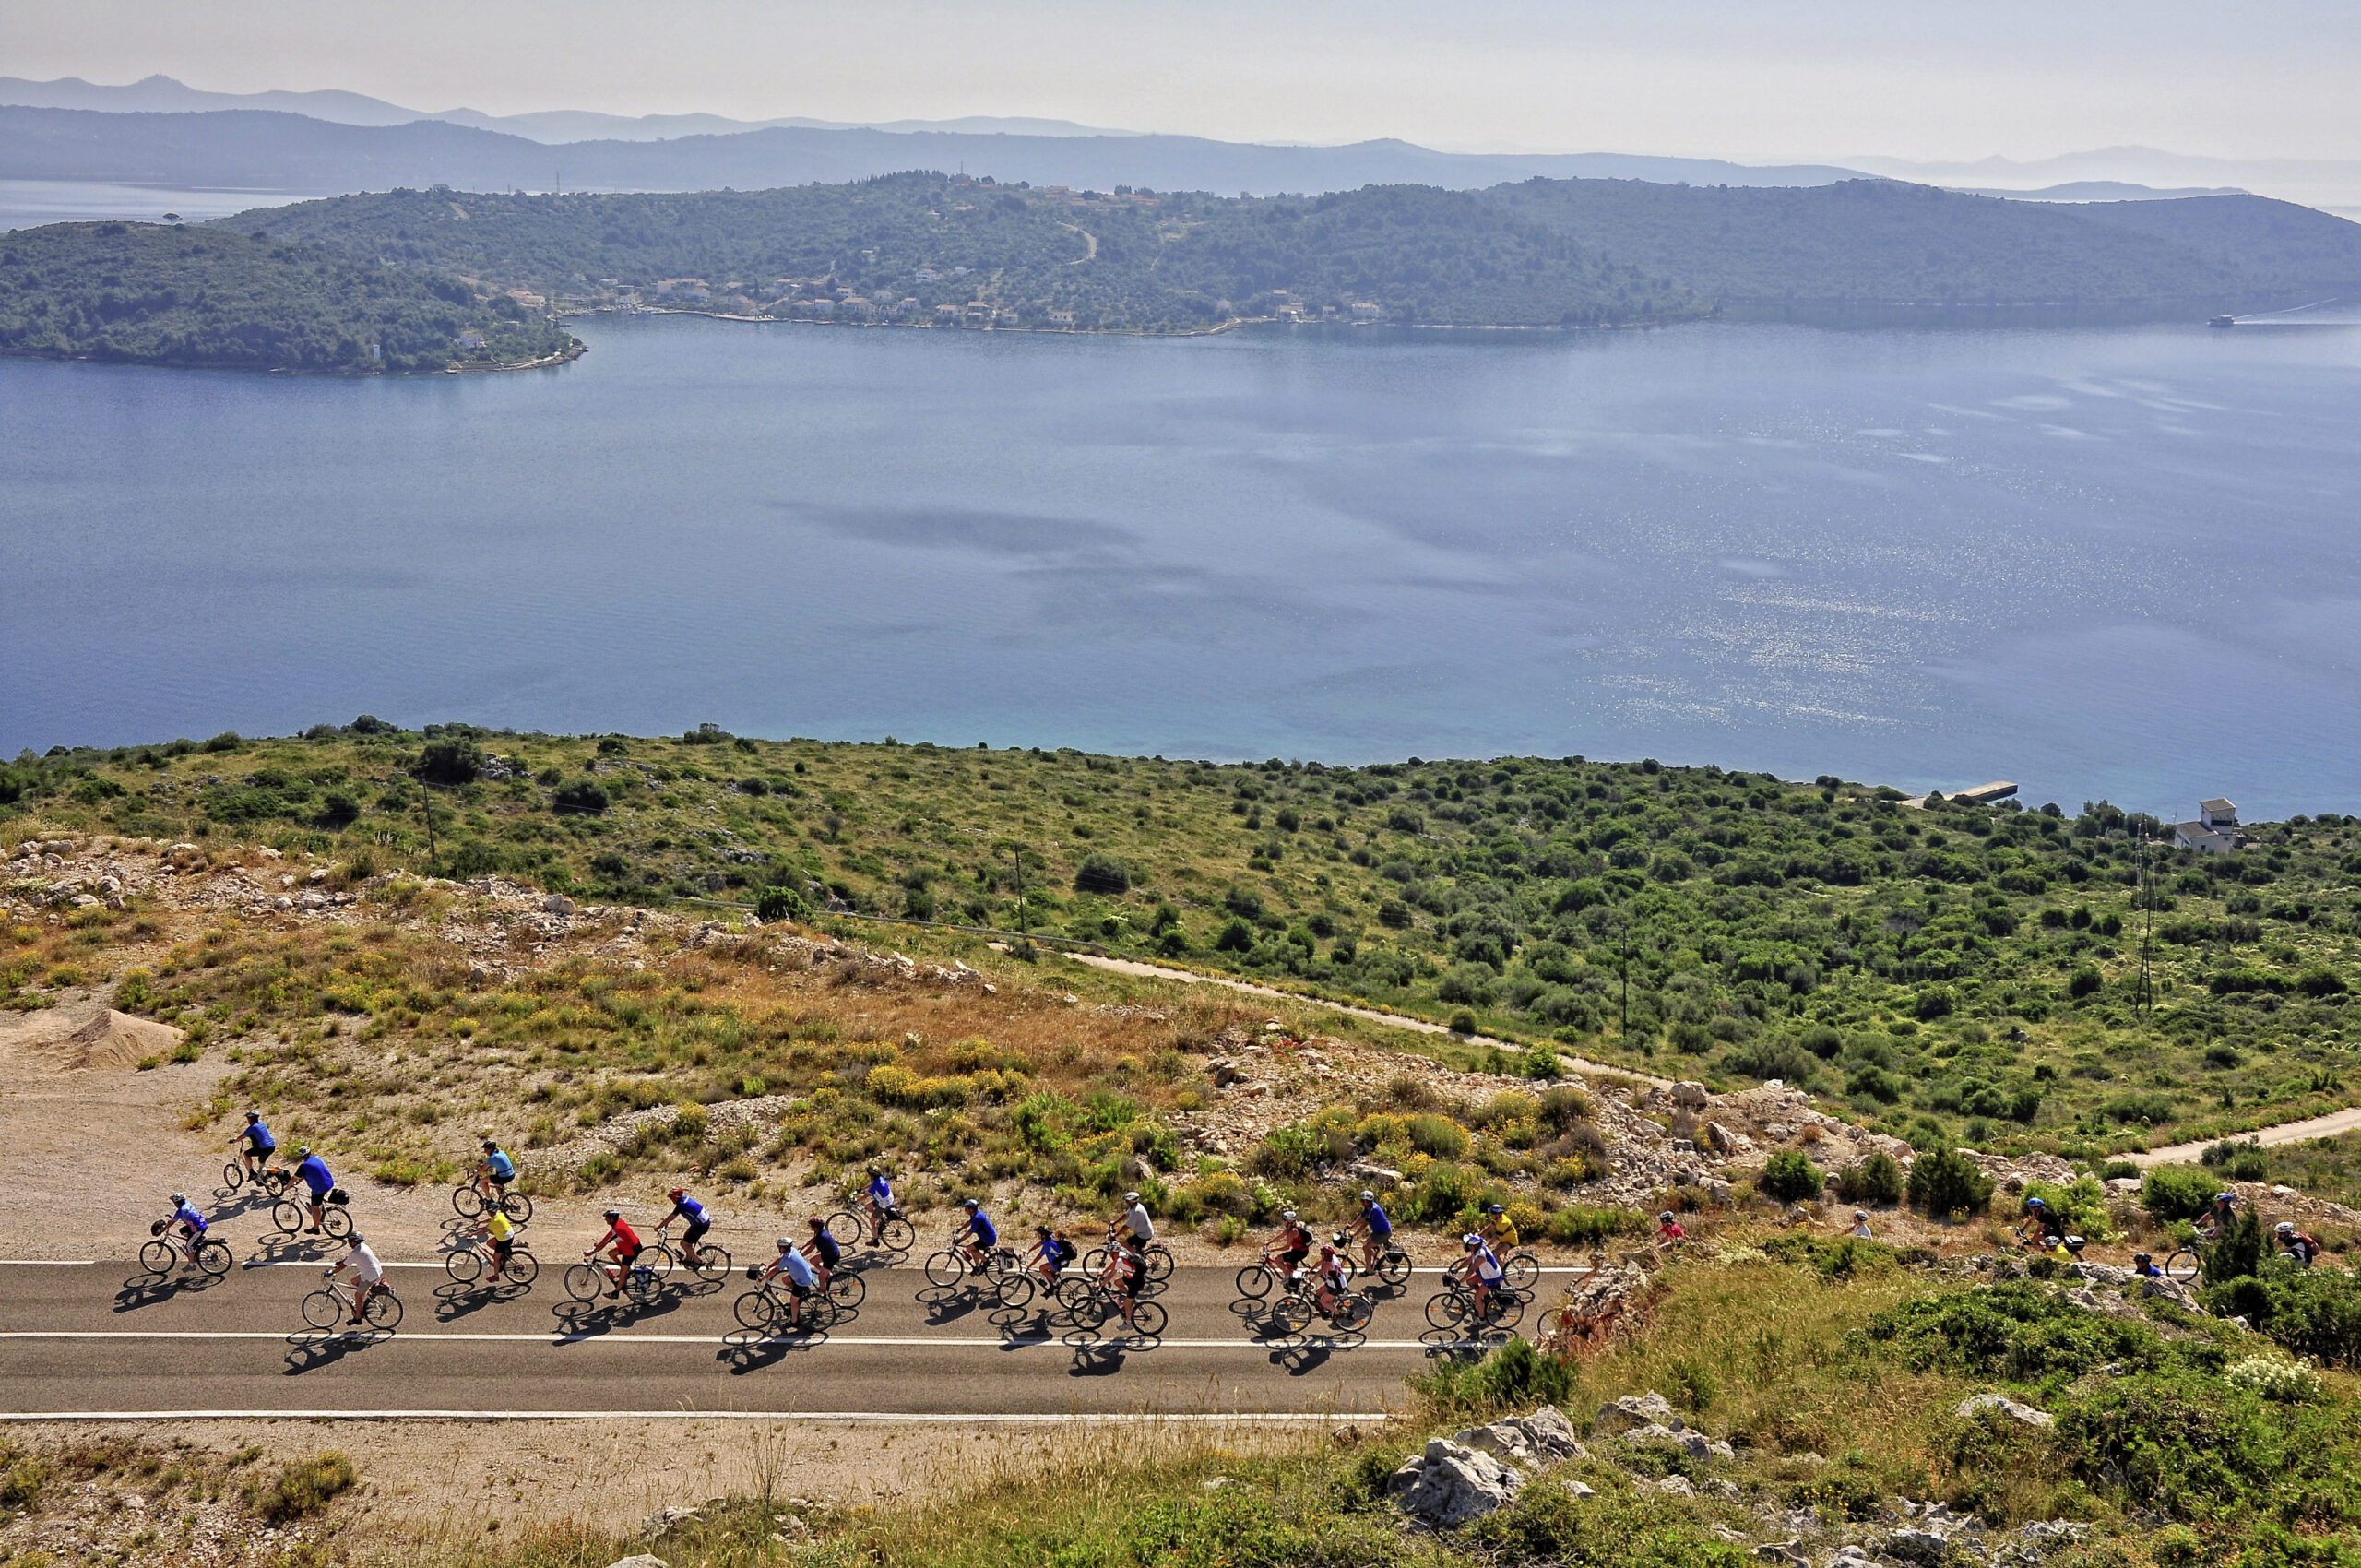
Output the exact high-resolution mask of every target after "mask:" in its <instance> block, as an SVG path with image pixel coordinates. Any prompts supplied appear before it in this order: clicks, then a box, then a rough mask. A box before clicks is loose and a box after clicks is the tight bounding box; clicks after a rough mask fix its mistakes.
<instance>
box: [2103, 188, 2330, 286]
mask: <svg viewBox="0 0 2361 1568" xmlns="http://www.w3.org/2000/svg"><path fill="white" fill-rule="evenodd" d="M2073 210H2074V211H2075V212H2076V213H2077V214H2079V215H2081V216H2082V217H2083V218H2085V219H2088V220H2090V221H2092V222H2094V223H2105V224H2107V225H2110V226H2111V227H2114V228H2118V229H2121V230H2124V231H2125V232H2130V233H2137V234H2146V235H2151V236H2153V237H2154V238H2157V239H2162V240H2166V241H2169V242H2170V243H2172V244H2177V245H2185V246H2187V247H2188V248H2189V249H2191V250H2194V251H2197V252H2198V253H2200V254H2201V255H2208V256H2212V257H2213V258H2214V259H2215V260H2217V261H2222V262H2225V263H2228V264H2230V265H2233V266H2236V267H2241V268H2243V269H2245V270H2246V271H2248V273H2250V274H2253V275H2255V276H2257V277H2263V278H2270V279H2278V280H2283V281H2284V282H2287V283H2294V284H2317V285H2319V286H2320V287H2322V288H2325V289H2356V288H2361V223H2355V222H2354V221H2353V220H2350V219H2346V218H2339V217H2337V216H2335V215H2334V214H2333V213H2328V212H2321V211H2319V210H2317V209H2315V208H2308V207H2298V206H2296V204H2295V203H2294V202H2292V201H2272V199H2270V198H2269V197H2268V196H2191V197H2189V198H2187V199H2186V200H2181V201H2101V202H2091V203H2089V204H2087V205H2082V206H2077V207H2075V208H2073Z"/></svg>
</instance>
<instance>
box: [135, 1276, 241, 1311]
mask: <svg viewBox="0 0 2361 1568" xmlns="http://www.w3.org/2000/svg"><path fill="white" fill-rule="evenodd" d="M219 1283H220V1281H219V1280H218V1279H216V1278H215V1277H213V1276H211V1275H209V1274H207V1273H205V1272H203V1271H202V1270H198V1271H196V1272H191V1273H174V1274H135V1275H133V1276H132V1277H130V1278H128V1279H126V1280H125V1281H124V1282H123V1289H120V1290H118V1291H116V1292H115V1294H114V1310H115V1311H116V1312H119V1313H136V1312H137V1311H139V1309H141V1308H142V1307H153V1306H158V1305H160V1304H161V1303H163V1302H165V1301H172V1300H173V1299H174V1298H176V1297H180V1296H194V1295H196V1294H197V1293H198V1292H199V1291H201V1290H203V1289H206V1288H207V1287H208V1286H211V1285H217V1284H219Z"/></svg>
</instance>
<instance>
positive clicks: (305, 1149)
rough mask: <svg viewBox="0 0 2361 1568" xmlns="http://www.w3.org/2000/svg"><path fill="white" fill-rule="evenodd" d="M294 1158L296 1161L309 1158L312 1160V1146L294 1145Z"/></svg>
mask: <svg viewBox="0 0 2361 1568" xmlns="http://www.w3.org/2000/svg"><path fill="white" fill-rule="evenodd" d="M295 1158H298V1159H309V1158H312V1146H311V1145H309V1144H298V1145H296V1146H295Z"/></svg>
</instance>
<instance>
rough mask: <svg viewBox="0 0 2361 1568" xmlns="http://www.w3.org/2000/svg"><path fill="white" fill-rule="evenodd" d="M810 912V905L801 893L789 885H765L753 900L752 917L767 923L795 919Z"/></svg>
mask: <svg viewBox="0 0 2361 1568" xmlns="http://www.w3.org/2000/svg"><path fill="white" fill-rule="evenodd" d="M810 913H811V906H810V905H809V904H808V903H806V902H805V901H804V898H803V895H802V894H801V893H798V892H796V891H795V890H794V889H793V888H791V887H765V888H764V889H763V891H762V896H761V897H757V898H756V899H755V900H754V918H755V919H756V920H758V921H762V922H763V923H764V924H765V925H767V924H769V923H770V922H771V921H785V920H796V919H801V917H803V916H805V915H808V914H810Z"/></svg>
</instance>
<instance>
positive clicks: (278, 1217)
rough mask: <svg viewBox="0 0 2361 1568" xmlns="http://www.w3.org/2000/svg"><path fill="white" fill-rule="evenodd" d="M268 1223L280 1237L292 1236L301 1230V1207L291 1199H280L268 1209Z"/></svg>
mask: <svg viewBox="0 0 2361 1568" xmlns="http://www.w3.org/2000/svg"><path fill="white" fill-rule="evenodd" d="M270 1223H271V1225H272V1226H273V1227H274V1228H275V1229H277V1230H278V1231H279V1234H280V1235H282V1236H292V1235H293V1234H295V1232H297V1231H298V1230H301V1229H303V1205H302V1204H299V1203H297V1202H296V1201H295V1200H294V1199H292V1198H281V1199H280V1200H279V1202H278V1203H276V1204H273V1205H272V1206H271V1209H270Z"/></svg>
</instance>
